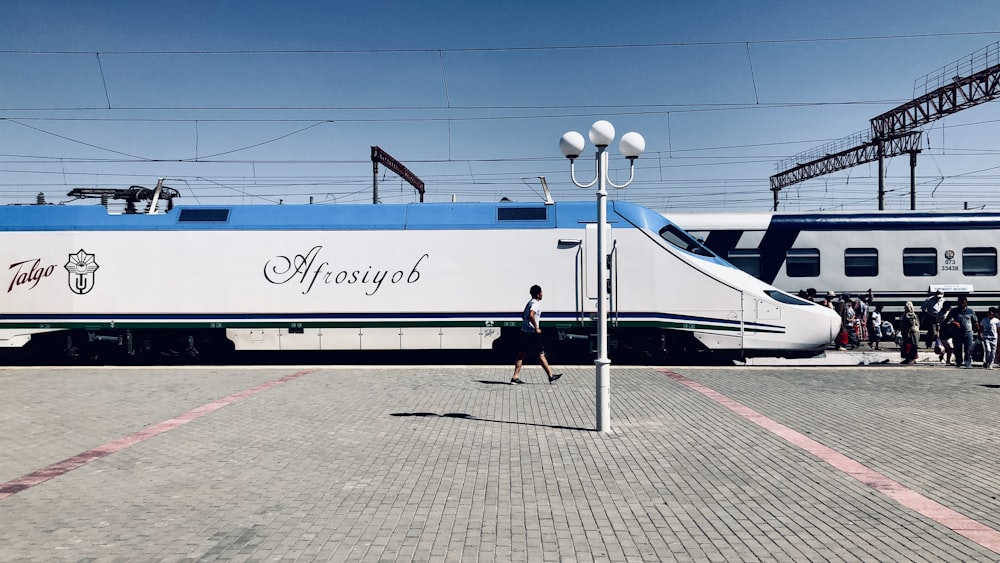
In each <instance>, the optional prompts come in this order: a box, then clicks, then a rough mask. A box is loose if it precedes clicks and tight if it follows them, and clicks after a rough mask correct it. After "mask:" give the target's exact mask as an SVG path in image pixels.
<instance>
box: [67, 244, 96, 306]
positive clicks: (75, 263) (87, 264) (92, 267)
mask: <svg viewBox="0 0 1000 563" xmlns="http://www.w3.org/2000/svg"><path fill="white" fill-rule="evenodd" d="M65 268H66V271H67V272H69V288H70V290H72V291H73V293H78V294H80V295H83V294H85V293H88V292H90V290H91V289H94V272H96V271H97V269H98V268H100V266H98V265H97V260H95V255H94V254H87V252H86V251H85V250H83V249H82V248H81V249H80V251H79V252H77V253H76V254H70V255H69V261H68V262H66V266H65Z"/></svg>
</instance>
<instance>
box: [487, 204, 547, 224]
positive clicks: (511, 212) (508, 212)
mask: <svg viewBox="0 0 1000 563" xmlns="http://www.w3.org/2000/svg"><path fill="white" fill-rule="evenodd" d="M546 219H548V210H547V209H546V208H544V207H498V208H497V221H545V220H546Z"/></svg>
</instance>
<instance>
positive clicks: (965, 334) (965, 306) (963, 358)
mask: <svg viewBox="0 0 1000 563" xmlns="http://www.w3.org/2000/svg"><path fill="white" fill-rule="evenodd" d="M976 319H977V317H976V313H975V311H973V310H972V309H970V308H969V299H968V298H967V297H965V296H962V297H959V298H958V306H957V307H955V308H954V309H952V310H951V313H949V314H948V318H947V319H946V320H945V321H946V322H949V321H955V322H957V323H958V326H959V329H958V330H957V331H956V332H957V333H958V334H956V335H955V337H954V342H955V365H956V366H958V367H965V368H971V367H972V344H973V341H974V339H975V336H976V333H978V332H979V322H978V321H977V320H976Z"/></svg>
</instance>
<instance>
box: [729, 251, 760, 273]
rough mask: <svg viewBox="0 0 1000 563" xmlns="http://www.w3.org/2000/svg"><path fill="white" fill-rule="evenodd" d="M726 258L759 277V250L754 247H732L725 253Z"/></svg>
mask: <svg viewBox="0 0 1000 563" xmlns="http://www.w3.org/2000/svg"><path fill="white" fill-rule="evenodd" d="M726 259H727V260H729V263H730V264H732V265H733V266H736V267H737V268H739V269H741V270H743V271H744V272H746V273H748V274H750V275H751V276H753V277H755V278H759V277H760V251H759V250H757V249H756V248H734V249H732V250H730V251H729V253H728V254H727V255H726Z"/></svg>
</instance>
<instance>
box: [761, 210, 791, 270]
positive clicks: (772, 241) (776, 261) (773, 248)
mask: <svg viewBox="0 0 1000 563" xmlns="http://www.w3.org/2000/svg"><path fill="white" fill-rule="evenodd" d="M798 236H799V231H798V229H794V230H793V229H791V228H779V229H776V228H774V219H772V220H771V224H770V225H769V226H768V227H767V231H766V232H765V233H764V237H763V238H761V240H760V245H758V246H757V249H758V250H759V251H760V279H761V281H763V282H764V283H770V284H773V283H774V280H775V278H777V277H778V272H779V271H781V266H782V264H784V263H785V255H786V254H787V253H788V249H790V248H791V247H792V245H793V244H795V239H796V238H798Z"/></svg>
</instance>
